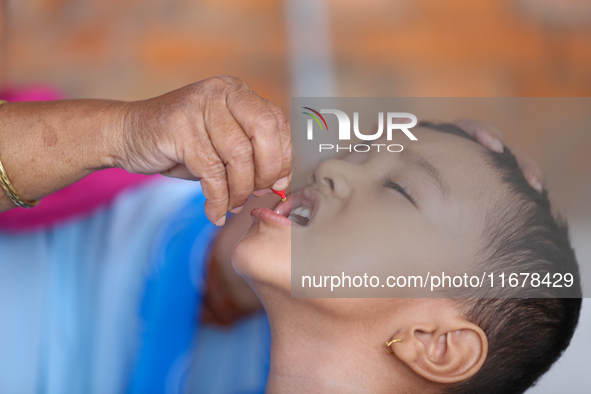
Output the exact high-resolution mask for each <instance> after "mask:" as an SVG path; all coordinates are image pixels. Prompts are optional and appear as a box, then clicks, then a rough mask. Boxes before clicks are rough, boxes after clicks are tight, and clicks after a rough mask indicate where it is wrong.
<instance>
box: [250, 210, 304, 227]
mask: <svg viewBox="0 0 591 394" xmlns="http://www.w3.org/2000/svg"><path fill="white" fill-rule="evenodd" d="M250 217H252V218H253V219H254V220H261V221H263V222H273V223H278V224H281V225H283V226H289V227H291V225H292V224H293V223H292V222H291V220H289V219H288V218H286V217H285V216H281V215H279V214H276V213H275V212H273V211H271V210H270V209H267V208H255V209H253V210H252V211H250Z"/></svg>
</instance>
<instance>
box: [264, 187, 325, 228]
mask: <svg viewBox="0 0 591 394" xmlns="http://www.w3.org/2000/svg"><path fill="white" fill-rule="evenodd" d="M319 207H320V194H319V193H318V191H317V190H315V189H312V188H309V187H307V188H303V189H297V190H295V191H293V192H292V193H291V194H289V195H288V196H287V201H286V202H285V203H280V204H279V205H278V206H277V208H275V212H276V213H277V214H279V215H282V216H284V217H286V218H288V219H289V220H290V221H291V222H292V223H294V224H296V225H298V226H304V227H305V226H308V225H309V224H310V223H311V221H312V219H313V218H314V216H315V215H316V213H317V211H318V209H319Z"/></svg>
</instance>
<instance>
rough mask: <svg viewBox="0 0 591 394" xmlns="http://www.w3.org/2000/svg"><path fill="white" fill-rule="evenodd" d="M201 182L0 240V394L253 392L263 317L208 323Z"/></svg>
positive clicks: (140, 191)
mask: <svg viewBox="0 0 591 394" xmlns="http://www.w3.org/2000/svg"><path fill="white" fill-rule="evenodd" d="M203 203H204V197H203V195H202V193H201V189H200V186H199V184H198V183H195V182H187V181H181V180H173V179H162V180H158V181H155V182H153V183H149V184H146V185H143V186H140V187H138V188H136V189H133V190H129V191H126V192H124V193H122V195H120V196H119V197H118V198H117V199H116V200H115V201H114V202H113V203H111V204H110V205H109V206H106V207H104V208H102V209H100V210H98V211H96V212H94V213H93V214H92V215H89V216H86V217H83V218H79V219H77V220H71V221H68V222H67V223H64V224H62V225H59V226H56V227H54V228H50V229H46V230H40V231H35V232H30V233H23V234H8V233H0V392H2V393H5V392H6V393H39V392H42V393H59V394H67V393H97V394H104V393H126V392H130V393H147V392H154V393H160V392H162V393H180V392H207V393H256V392H263V391H264V387H265V383H266V377H267V374H268V367H269V342H270V334H269V328H268V321H267V319H266V316H265V315H264V314H262V313H261V314H259V315H256V316H252V317H250V318H248V319H245V320H243V321H242V322H240V323H238V324H237V325H235V326H234V327H232V328H230V329H220V328H214V327H207V326H201V325H200V323H199V321H198V317H199V316H200V308H201V294H202V291H203V285H204V273H205V270H206V267H205V262H206V261H207V260H206V256H207V253H208V248H209V247H210V245H211V241H212V239H213V238H214V237H215V234H216V231H217V229H216V228H215V226H213V225H211V224H210V223H209V222H208V221H207V219H206V218H205V214H204V212H203Z"/></svg>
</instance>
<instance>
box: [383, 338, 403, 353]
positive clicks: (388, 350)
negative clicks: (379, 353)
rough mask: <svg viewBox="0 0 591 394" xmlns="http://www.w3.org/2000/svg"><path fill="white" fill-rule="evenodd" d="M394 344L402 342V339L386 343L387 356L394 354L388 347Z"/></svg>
mask: <svg viewBox="0 0 591 394" xmlns="http://www.w3.org/2000/svg"><path fill="white" fill-rule="evenodd" d="M396 342H402V339H392V340H391V341H390V342H386V351H387V352H388V354H394V353H392V352H391V351H390V345H392V344H393V343H396Z"/></svg>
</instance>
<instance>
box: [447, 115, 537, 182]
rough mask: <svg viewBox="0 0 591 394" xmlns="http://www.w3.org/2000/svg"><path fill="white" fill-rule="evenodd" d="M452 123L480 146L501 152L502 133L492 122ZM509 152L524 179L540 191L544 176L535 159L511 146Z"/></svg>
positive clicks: (466, 121) (469, 121) (469, 120)
mask: <svg viewBox="0 0 591 394" xmlns="http://www.w3.org/2000/svg"><path fill="white" fill-rule="evenodd" d="M454 123H455V124H456V125H457V126H459V127H461V128H462V129H463V130H464V131H465V132H466V133H468V134H469V135H470V136H471V137H472V138H474V139H476V141H478V142H479V143H480V144H481V145H482V146H484V147H487V148H489V149H491V150H493V151H495V152H498V153H503V133H502V132H501V130H499V129H498V128H496V127H495V126H493V125H492V124H490V123H487V122H482V121H478V120H474V119H459V120H457V121H455V122H454ZM511 152H512V153H513V155H515V158H516V159H517V163H518V164H519V168H521V171H522V172H523V175H524V176H525V179H527V181H528V182H529V184H530V185H531V187H533V188H534V189H536V190H537V191H538V192H540V193H541V192H542V189H543V187H542V184H543V181H544V178H543V176H542V170H540V167H538V165H537V164H536V162H535V161H533V160H532V159H530V158H529V157H528V156H526V155H525V154H524V153H523V152H522V151H521V149H519V148H517V147H511Z"/></svg>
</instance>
